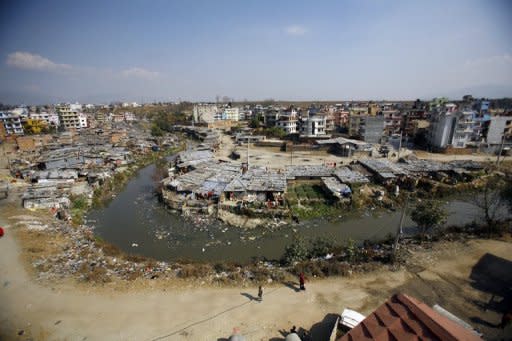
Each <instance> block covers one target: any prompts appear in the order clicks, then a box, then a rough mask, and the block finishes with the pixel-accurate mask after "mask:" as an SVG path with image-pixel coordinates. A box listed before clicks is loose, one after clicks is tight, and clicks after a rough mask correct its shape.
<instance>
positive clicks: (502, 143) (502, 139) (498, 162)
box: [496, 134, 505, 167]
mask: <svg viewBox="0 0 512 341" xmlns="http://www.w3.org/2000/svg"><path fill="white" fill-rule="evenodd" d="M504 144H505V134H503V136H502V137H501V146H500V150H499V152H498V157H497V158H496V167H499V166H500V156H501V154H502V153H503V145H504Z"/></svg>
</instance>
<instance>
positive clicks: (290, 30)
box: [285, 25, 308, 36]
mask: <svg viewBox="0 0 512 341" xmlns="http://www.w3.org/2000/svg"><path fill="white" fill-rule="evenodd" d="M285 32H286V34H288V35H290V36H302V35H304V34H306V33H307V32H308V29H307V28H305V27H304V26H300V25H291V26H288V27H286V28H285Z"/></svg>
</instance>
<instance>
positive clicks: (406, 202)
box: [391, 194, 409, 262]
mask: <svg viewBox="0 0 512 341" xmlns="http://www.w3.org/2000/svg"><path fill="white" fill-rule="evenodd" d="M408 206H409V194H407V197H406V199H405V204H404V207H403V209H402V215H401V216H400V225H399V226H398V230H397V231H396V236H395V242H394V243H393V254H392V256H391V257H392V259H393V262H395V260H396V251H397V250H398V242H399V241H400V236H401V235H402V234H403V230H402V229H403V226H404V221H405V213H406V211H407V207H408Z"/></svg>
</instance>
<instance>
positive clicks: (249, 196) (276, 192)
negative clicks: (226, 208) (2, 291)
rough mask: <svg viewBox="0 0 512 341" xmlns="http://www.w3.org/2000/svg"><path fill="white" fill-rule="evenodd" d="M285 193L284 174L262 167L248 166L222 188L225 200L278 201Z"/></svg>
mask: <svg viewBox="0 0 512 341" xmlns="http://www.w3.org/2000/svg"><path fill="white" fill-rule="evenodd" d="M283 193H286V174H285V173H284V172H281V171H276V170H273V169H266V168H263V167H253V168H250V169H249V170H248V171H247V172H245V174H243V175H241V176H238V177H236V178H234V179H233V180H232V181H231V182H230V183H229V184H228V185H227V186H226V187H225V188H224V193H223V194H224V195H223V197H224V199H225V200H235V199H237V200H244V201H248V202H254V201H259V202H268V201H271V202H278V201H279V199H281V198H282V194H283Z"/></svg>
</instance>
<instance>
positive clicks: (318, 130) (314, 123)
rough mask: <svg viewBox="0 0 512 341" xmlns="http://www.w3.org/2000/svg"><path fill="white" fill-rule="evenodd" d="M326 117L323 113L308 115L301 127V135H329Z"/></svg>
mask: <svg viewBox="0 0 512 341" xmlns="http://www.w3.org/2000/svg"><path fill="white" fill-rule="evenodd" d="M325 127H326V118H325V116H323V115H319V116H310V117H306V118H304V119H303V121H302V125H301V127H300V135H301V136H304V137H321V136H327V135H326V133H325Z"/></svg>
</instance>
